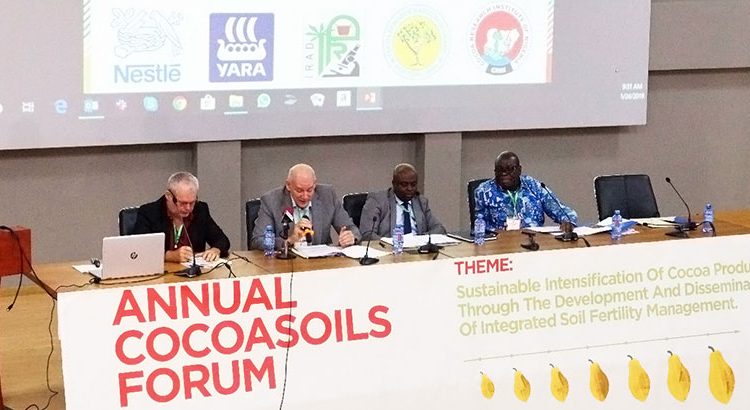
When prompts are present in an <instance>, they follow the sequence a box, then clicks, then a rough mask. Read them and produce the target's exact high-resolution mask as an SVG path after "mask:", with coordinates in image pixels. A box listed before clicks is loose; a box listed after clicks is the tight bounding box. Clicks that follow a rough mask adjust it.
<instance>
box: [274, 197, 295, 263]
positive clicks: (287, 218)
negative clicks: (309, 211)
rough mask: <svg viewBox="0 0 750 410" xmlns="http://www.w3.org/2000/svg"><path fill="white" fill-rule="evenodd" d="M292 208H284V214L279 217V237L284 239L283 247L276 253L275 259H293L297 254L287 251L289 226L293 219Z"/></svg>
mask: <svg viewBox="0 0 750 410" xmlns="http://www.w3.org/2000/svg"><path fill="white" fill-rule="evenodd" d="M292 212H293V211H292V208H287V209H285V210H284V216H283V217H282V218H281V226H282V227H283V228H282V231H281V235H280V236H281V239H283V240H284V249H283V250H282V251H281V252H279V253H277V254H276V259H294V258H296V257H297V255H295V254H293V253H291V252H289V242H288V241H287V239H289V227H290V225H291V224H292V221H293V220H294V216H292Z"/></svg>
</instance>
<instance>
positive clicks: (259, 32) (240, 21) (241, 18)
mask: <svg viewBox="0 0 750 410" xmlns="http://www.w3.org/2000/svg"><path fill="white" fill-rule="evenodd" d="M210 25H211V28H210V30H211V34H210V46H209V79H210V81H211V82H212V83H213V82H249V81H271V80H273V30H274V15H273V14H271V13H258V14H226V13H221V14H211V17H210Z"/></svg>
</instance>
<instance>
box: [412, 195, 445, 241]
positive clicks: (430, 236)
mask: <svg viewBox="0 0 750 410" xmlns="http://www.w3.org/2000/svg"><path fill="white" fill-rule="evenodd" d="M414 200H415V201H416V202H417V203H418V204H419V209H421V210H422V215H424V223H425V225H427V226H425V228H426V231H427V243H426V244H424V245H422V246H420V247H419V248H417V252H418V253H421V254H423V255H424V254H429V253H439V252H440V250H441V249H443V247H442V246H440V245H436V244H434V243H432V233H431V232H430V225H429V221H427V215H426V214H425V213H424V208H423V207H422V201H420V200H419V192H416V195H414Z"/></svg>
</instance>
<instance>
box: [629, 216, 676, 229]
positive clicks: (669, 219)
mask: <svg viewBox="0 0 750 410" xmlns="http://www.w3.org/2000/svg"><path fill="white" fill-rule="evenodd" d="M674 218H675V217H674V216H665V217H663V218H633V221H636V222H638V223H639V224H640V225H644V226H648V227H650V228H674V226H675V223H674Z"/></svg>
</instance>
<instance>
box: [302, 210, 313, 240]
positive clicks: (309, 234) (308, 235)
mask: <svg viewBox="0 0 750 410" xmlns="http://www.w3.org/2000/svg"><path fill="white" fill-rule="evenodd" d="M302 219H307V220H308V221H309V220H310V218H309V217H308V216H307V215H303V216H302ZM302 232H304V233H305V241H307V244H308V245H312V241H313V233H315V231H313V230H312V229H310V228H302Z"/></svg>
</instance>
